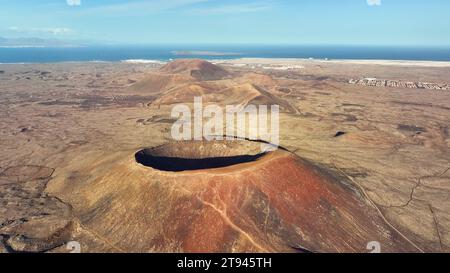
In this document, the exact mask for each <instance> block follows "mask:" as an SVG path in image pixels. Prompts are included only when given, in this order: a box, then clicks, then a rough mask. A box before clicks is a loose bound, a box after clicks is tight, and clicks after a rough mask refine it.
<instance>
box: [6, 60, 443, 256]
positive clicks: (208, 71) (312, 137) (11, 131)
mask: <svg viewBox="0 0 450 273" xmlns="http://www.w3.org/2000/svg"><path fill="white" fill-rule="evenodd" d="M213 63H214V64H212V63H207V62H205V61H201V60H181V61H176V62H174V63H170V64H167V65H165V64H160V63H60V64H2V65H0V147H1V149H0V252H30V251H31V252H33V251H37V252H68V251H69V250H67V248H66V244H67V243H68V242H70V241H77V242H79V243H80V244H81V250H82V251H83V252H296V251H298V252H368V251H369V250H367V249H366V246H367V243H369V242H371V241H378V242H380V244H381V251H385V252H422V251H423V252H450V198H449V196H450V131H449V130H450V128H449V127H450V88H449V85H448V84H450V64H448V63H432V62H381V61H380V62H375V61H373V62H370V61H367V62H361V61H353V62H352V61H316V60H271V59H237V60H229V61H223V60H222V61H216V62H213ZM194 96H202V97H203V102H204V104H208V103H215V104H218V105H222V106H224V105H229V104H244V105H245V104H257V105H258V104H269V105H270V104H277V105H280V109H281V113H280V145H281V146H282V147H283V148H284V149H280V150H277V151H276V152H273V153H271V154H268V155H264V156H262V157H261V158H259V159H257V160H255V161H254V162H248V163H243V164H238V165H235V166H230V167H225V168H218V169H209V170H197V171H185V172H176V173H175V172H164V171H158V170H152V169H151V168H148V167H145V166H142V165H140V164H139V163H137V162H136V160H135V153H136V152H137V151H140V150H142V149H145V148H150V147H158V146H159V145H169V146H161V147H163V149H162V152H159V153H162V154H163V155H167V154H168V155H178V156H183V155H184V156H186V157H189V156H193V157H198V156H199V155H198V153H194V152H193V151H194V150H196V149H197V150H198V149H199V148H198V146H196V145H198V144H187V143H186V145H190V146H189V147H188V148H187V149H185V148H183V147H178V146H176V145H178V144H171V143H172V142H173V140H172V137H171V134H170V132H171V127H172V124H173V123H174V121H175V119H174V118H172V117H171V115H170V112H171V109H172V107H173V105H175V104H177V103H188V104H189V103H192V102H193V99H194ZM171 145H172V146H171ZM202 145H203V144H202ZM208 145H214V144H208V143H206V144H204V146H202V147H204V148H205V149H211V151H213V152H211V154H210V156H214V157H218V156H219V155H220V156H222V155H226V156H235V155H252V156H253V155H254V147H252V142H251V141H244V142H243V143H242V144H239V143H238V144H236V143H219V144H218V145H222V146H220V147H221V148H217V147H218V146H217V145H216V146H214V147H212V146H211V147H210V146H208ZM236 145H237V146H236ZM164 147H165V148H164ZM183 149H184V150H183ZM214 149H216V150H214ZM206 154H207V153H206Z"/></svg>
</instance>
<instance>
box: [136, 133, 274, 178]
mask: <svg viewBox="0 0 450 273" xmlns="http://www.w3.org/2000/svg"><path fill="white" fill-rule="evenodd" d="M263 145H264V144H263ZM266 145H267V144H266ZM266 154H267V152H264V151H263V149H262V146H261V143H260V142H254V141H247V140H233V141H229V140H221V141H180V142H173V143H168V144H164V145H161V146H158V147H154V148H148V149H144V150H141V151H139V152H137V153H136V154H135V158H136V162H138V163H140V164H142V165H144V166H147V167H151V168H154V169H158V170H162V171H169V172H180V171H189V170H203V169H214V168H222V167H227V166H233V165H237V164H242V163H248V162H252V161H256V160H258V159H259V158H261V157H263V156H264V155H266Z"/></svg>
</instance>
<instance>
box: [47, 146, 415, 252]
mask: <svg viewBox="0 0 450 273" xmlns="http://www.w3.org/2000/svg"><path fill="white" fill-rule="evenodd" d="M260 149H261V144H260V143H259V142H252V141H244V140H236V141H231V142H230V141H213V142H201V141H200V142H198V141H196V142H176V143H169V144H166V145H163V146H159V147H156V148H153V149H150V150H144V151H142V152H141V153H140V156H141V159H140V160H141V161H142V157H148V158H147V159H148V160H149V161H148V162H152V161H151V158H152V157H155V158H156V161H153V162H159V163H158V164H159V165H158V166H157V167H155V166H152V165H151V164H152V163H149V164H150V165H149V166H150V167H147V166H144V165H141V164H139V163H137V162H136V161H135V158H134V153H132V152H129V153H123V154H120V155H119V156H118V157H112V158H105V159H103V160H102V161H100V162H98V164H97V165H95V166H91V168H95V171H96V173H97V174H98V175H96V177H95V178H93V179H88V180H86V181H84V182H83V183H82V184H81V185H80V184H77V185H74V184H73V183H70V182H69V181H67V180H59V179H57V180H56V181H54V182H53V183H52V185H51V186H50V187H49V189H50V190H51V192H52V193H53V194H57V195H58V196H60V197H61V198H62V199H63V200H65V201H67V202H69V203H71V204H72V205H73V209H74V214H75V215H77V217H79V219H80V220H81V222H82V223H83V227H84V228H86V229H88V230H91V229H95V230H96V231H95V232H96V234H98V236H100V237H102V238H105V239H106V240H107V241H108V242H111V243H112V244H113V245H115V246H116V247H117V248H119V249H120V250H121V251H138V252H141V251H158V252H174V251H175V252H178V251H181V252H273V251H276V252H295V251H300V252H304V251H316V252H355V251H359V252H362V251H366V245H367V243H368V242H369V241H379V242H380V243H381V244H382V245H383V249H384V251H386V252H388V251H389V252H390V251H416V249H415V247H414V246H412V245H411V244H410V243H409V242H408V241H406V240H405V239H404V238H402V237H401V236H400V235H399V234H398V233H397V232H396V231H394V230H393V229H392V228H391V227H390V226H389V225H388V224H386V222H384V220H383V219H382V218H381V217H380V215H379V214H378V212H377V211H376V210H375V209H374V208H373V207H372V206H371V205H370V203H369V202H368V201H367V200H366V199H365V198H364V197H363V195H362V194H361V193H360V192H359V191H358V190H356V189H355V188H354V185H351V183H349V181H347V180H346V179H344V178H342V177H339V176H338V175H336V174H334V173H332V172H330V171H326V170H324V169H323V168H319V167H317V166H314V165H313V164H311V163H308V162H306V161H304V160H302V159H301V158H299V157H298V156H296V155H294V154H291V153H290V152H287V151H285V150H281V149H278V150H276V151H273V152H268V153H264V154H260V151H261V150H260ZM138 154H139V153H138ZM243 156H248V157H247V158H246V159H243V158H242V157H243ZM252 158H253V159H252ZM204 159H207V160H208V161H209V162H211V161H213V160H215V161H216V162H217V161H218V162H220V161H223V163H224V164H225V165H229V166H223V167H220V168H210V169H196V168H195V166H196V164H199V167H202V168H203V167H205V166H204V165H202V166H201V164H202V163H199V162H201V160H204ZM177 160H189V161H191V163H192V164H186V165H189V166H190V168H191V170H185V171H181V172H172V171H161V170H158V169H156V168H160V169H161V166H162V165H161V164H165V165H164V166H165V167H170V166H171V165H173V164H177V163H180V162H179V161H177ZM252 160H254V161H252ZM161 162H165V163H161ZM203 163H204V162H203ZM164 166H163V168H164ZM152 167H155V168H152ZM171 167H174V166H171ZM82 171H83V172H89V171H90V170H88V169H86V170H82ZM75 192H76V193H75ZM74 193H75V194H74Z"/></svg>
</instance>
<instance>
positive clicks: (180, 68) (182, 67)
mask: <svg viewBox="0 0 450 273" xmlns="http://www.w3.org/2000/svg"><path fill="white" fill-rule="evenodd" d="M161 72H163V73H167V74H182V75H189V76H191V77H193V78H195V79H197V80H199V81H214V80H221V79H223V78H225V77H228V76H230V73H228V71H226V70H225V69H223V68H221V67H219V66H217V65H214V64H212V63H210V62H207V61H203V60H197V59H180V60H176V61H173V62H170V63H168V64H167V65H165V66H164V67H162V68H161Z"/></svg>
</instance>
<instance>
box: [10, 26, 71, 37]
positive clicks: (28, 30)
mask: <svg viewBox="0 0 450 273" xmlns="http://www.w3.org/2000/svg"><path fill="white" fill-rule="evenodd" d="M8 30H9V31H13V32H18V33H26V34H53V35H64V34H69V33H72V32H73V30H72V29H70V28H65V27H52V28H21V27H16V26H13V27H9V28H8Z"/></svg>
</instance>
